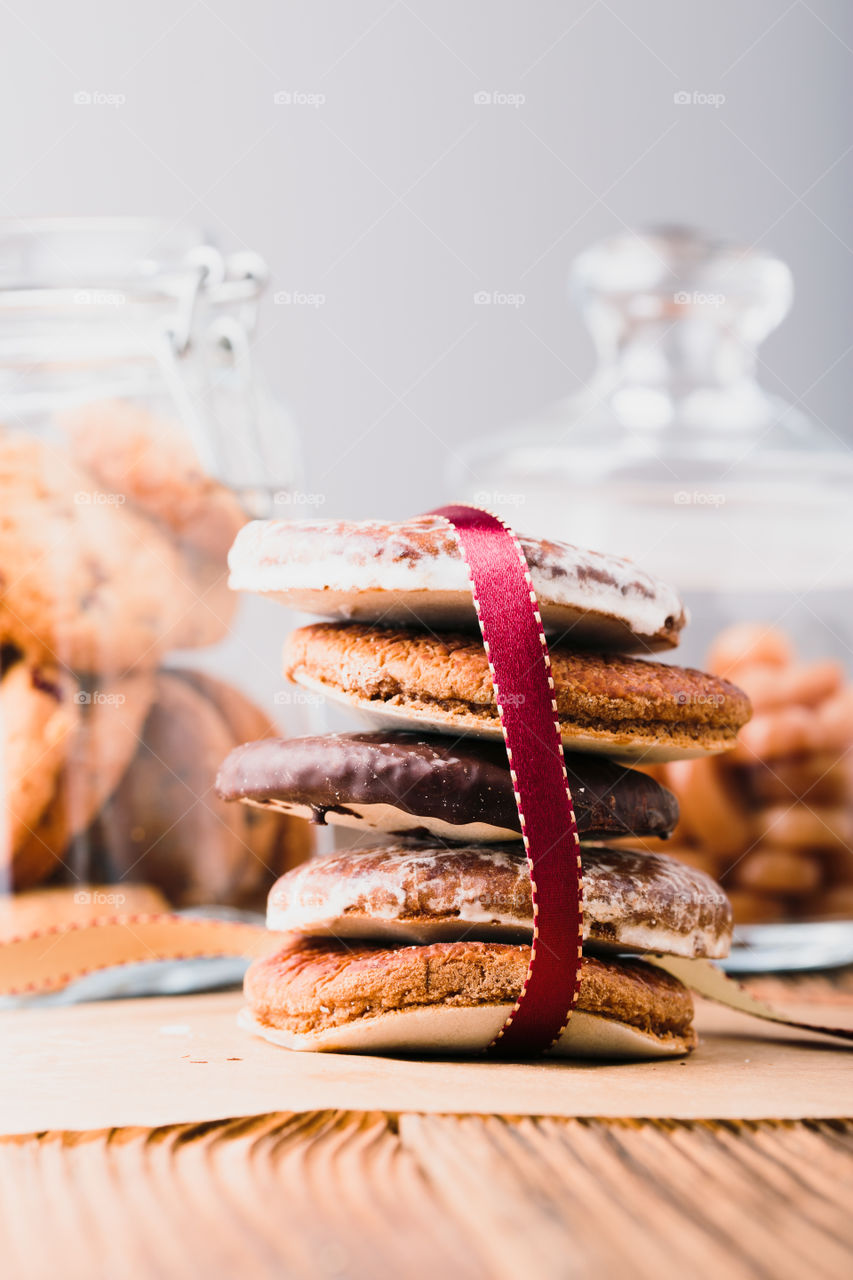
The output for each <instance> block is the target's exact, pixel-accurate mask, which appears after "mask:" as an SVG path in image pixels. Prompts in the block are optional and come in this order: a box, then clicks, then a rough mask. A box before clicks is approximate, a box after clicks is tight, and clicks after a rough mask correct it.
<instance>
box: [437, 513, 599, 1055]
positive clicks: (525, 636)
mask: <svg viewBox="0 0 853 1280" xmlns="http://www.w3.org/2000/svg"><path fill="white" fill-rule="evenodd" d="M430 514H432V515H436V516H441V517H442V518H443V519H444V520H446V521H447V522H448V524H450V526H451V527H452V529H453V530H454V532H455V534H456V538H457V541H458V544H459V549H460V552H461V554H462V556H463V558H464V560H465V562H466V564H467V566H468V571H469V574H470V578H471V591H472V593H473V596H474V607H475V608H476V610H477V618H478V620H479V623H480V630H481V632H482V634H483V644H484V645H485V649H486V656H487V658H488V660H489V670H490V671H491V675H492V683H493V685H494V689H495V700H496V702H497V706H498V714H499V716H500V721H501V728H502V730H503V736H504V742H505V743H506V751H507V756H508V757H509V766H510V772H511V775H512V782H513V787H514V790H515V800H516V804H517V805H518V816H519V819H520V822H521V834H522V839H523V840H524V847H525V849H526V851H527V862H528V867H529V869H530V884H531V891H532V895H533V942H532V945H531V948H530V963H529V965H528V969H527V976H526V978H525V981H524V986H523V988H522V991H521V995H520V996H519V998H518V1001H517V1003H516V1005H515V1007H514V1009H513V1010H512V1013H511V1014H510V1016H509V1018H508V1019H507V1021H506V1023H505V1024H504V1026H503V1028H502V1030H501V1031H500V1032H499V1033H498V1036H497V1038H496V1039H495V1040H494V1042H493V1043H492V1045H491V1046H490V1047H491V1048H492V1049H494V1050H497V1051H498V1052H501V1053H505V1054H512V1055H514V1056H517V1057H521V1056H526V1055H530V1054H535V1053H542V1052H544V1050H546V1049H548V1048H549V1047H550V1046H551V1045H552V1044H553V1043H554V1041H555V1040H557V1039H558V1038H559V1035H560V1032H561V1031H562V1030H563V1028H564V1027H565V1025H566V1023H567V1022H568V1020H569V1017H570V1015H571V1012H572V1009H573V1008H574V1005H575V1001H576V1000H577V996H578V990H579V987H580V964H581V945H582V941H583V928H582V926H583V896H582V885H581V861H580V844H579V841H578V828H577V822H576V821H575V813H574V807H573V805H572V797H571V793H570V791H569V782H568V778H567V777H566V767H565V761H564V760H563V746H562V742H561V739H560V730H559V725H558V723H557V706H556V702H555V701H554V682H553V680H552V678H551V660H550V657H549V656H548V645H547V644H546V641H545V631H544V629H543V626H542V619H541V617H540V614H539V606H538V604H537V601H536V595H535V593H534V590H533V584H532V582H531V580H530V570H529V568H528V565H527V561H526V560H525V558H524V552H523V551H522V549H521V545H520V543H519V542H518V539H517V538H516V536H515V534H514V533H513V532H512V530H511V529H510V528H509V527H508V526H507V525H505V524H504V523H503V521H501V520H499V519H498V518H497V516H493V515H492V514H491V513H490V512H488V511H482V510H480V509H479V508H477V507H467V506H461V505H460V506H448V507H439V508H438V509H437V510H436V511H433V512H431V513H430Z"/></svg>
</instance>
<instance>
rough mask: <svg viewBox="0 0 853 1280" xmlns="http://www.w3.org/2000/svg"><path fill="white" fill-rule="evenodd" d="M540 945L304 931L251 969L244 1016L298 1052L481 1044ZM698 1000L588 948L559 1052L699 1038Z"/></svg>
mask: <svg viewBox="0 0 853 1280" xmlns="http://www.w3.org/2000/svg"><path fill="white" fill-rule="evenodd" d="M529 957H530V948H529V947H528V946H525V945H523V944H520V945H513V944H511V943H505V942H475V941H467V942H436V943H432V944H431V945H429V946H422V947H406V946H401V947H389V946H381V945H372V946H371V945H368V944H365V943H362V944H360V945H358V946H351V945H348V944H345V943H342V942H335V941H334V940H332V939H329V938H325V939H319V940H316V939H308V938H298V939H295V940H293V941H290V942H288V943H286V944H285V946H283V947H282V949H281V950H280V951H279V952H277V953H276V954H275V955H273V956H270V957H268V958H266V959H263V960H257V961H255V962H254V963H253V964H252V965H251V966H250V968H249V971H248V973H247V974H246V981H245V992H246V999H247V1002H248V1006H249V1009H248V1016H247V1017H246V1018H245V1019H244V1025H245V1026H247V1027H249V1028H250V1029H252V1030H254V1031H255V1032H257V1034H259V1035H261V1036H264V1037H265V1038H266V1039H269V1040H272V1041H274V1042H275V1043H276V1044H282V1045H286V1046H287V1048H289V1049H307V1050H335V1051H338V1052H341V1051H343V1052H355V1053H358V1052H374V1053H376V1052H379V1053H382V1052H392V1053H393V1052H412V1053H418V1054H423V1053H441V1054H446V1053H466V1052H468V1053H470V1052H477V1051H480V1050H482V1049H483V1048H484V1047H485V1046H486V1045H487V1044H488V1043H489V1041H490V1040H492V1039H493V1038H494V1037H495V1036H496V1035H497V1033H498V1032H499V1031H500V1029H501V1027H502V1026H503V1024H504V1023H505V1021H506V1019H507V1016H508V1014H509V1013H510V1011H511V1009H512V1007H513V1005H514V1003H515V1001H516V1000H517V998H518V996H519V993H520V992H521V988H522V984H523V982H524V979H525V976H526V974H527V967H528V961H529ZM692 1021H693V1002H692V1000H691V998H690V993H689V992H688V990H687V988H686V987H684V986H682V984H681V983H680V982H678V981H677V980H676V979H675V978H672V977H670V976H669V974H666V973H663V972H662V971H661V970H660V969H656V968H653V967H652V966H650V965H646V964H644V963H643V962H642V961H639V960H619V961H607V960H602V959H599V958H598V957H593V956H584V958H583V960H582V962H581V984H580V994H579V997H578V1002H577V1007H576V1009H575V1012H574V1013H573V1014H572V1017H571V1018H570V1019H569V1022H568V1026H567V1027H566V1029H565V1031H564V1032H563V1033H562V1035H561V1036H560V1039H559V1041H558V1042H557V1044H556V1045H555V1046H554V1047H553V1048H552V1049H551V1051H550V1052H551V1053H552V1054H555V1055H558V1056H569V1057H592V1058H617V1059H619V1058H638V1059H642V1058H659V1057H670V1056H678V1055H680V1054H684V1053H689V1051H690V1050H691V1049H692V1048H693V1047H694V1046H695V1043H696V1036H695V1033H694V1031H693V1026H692Z"/></svg>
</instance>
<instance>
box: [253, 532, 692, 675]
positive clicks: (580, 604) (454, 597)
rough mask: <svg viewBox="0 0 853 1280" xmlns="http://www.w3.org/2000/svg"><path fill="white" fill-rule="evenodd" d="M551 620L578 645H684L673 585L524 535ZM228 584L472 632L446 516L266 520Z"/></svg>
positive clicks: (352, 616)
mask: <svg viewBox="0 0 853 1280" xmlns="http://www.w3.org/2000/svg"><path fill="white" fill-rule="evenodd" d="M519 541H520V542H521V545H522V548H523V550H524V554H525V557H526V559H527V563H528V565H529V566H530V573H531V578H532V581H533V587H534V590H535V591H536V595H537V598H538V601H539V607H540V610H541V613H542V620H543V623H544V625H545V627H546V628H547V629H548V630H549V631H552V632H558V633H562V634H563V635H564V637H565V638H567V639H569V640H570V642H571V643H572V644H573V645H577V646H583V647H585V646H595V647H598V648H609V649H618V650H620V651H621V652H632V651H638V652H648V651H649V650H653V649H668V648H672V647H673V646H674V645H676V644H678V637H679V632H680V631H681V628H682V627H683V626H684V624H685V621H686V617H685V613H684V608H683V606H682V603H681V601H680V600H679V598H678V595H677V594H676V592H675V591H674V590H673V589H672V588H671V587H669V586H667V585H666V583H663V582H659V581H658V580H657V579H655V578H652V577H651V576H650V575H649V574H647V573H644V572H643V571H642V570H641V569H639V568H638V567H637V566H636V565H634V564H632V563H631V561H630V560H623V559H621V558H619V557H618V556H612V555H605V554H603V553H601V552H597V551H584V550H582V549H580V548H579V547H573V546H570V545H569V544H568V543H564V542H548V541H545V540H543V539H541V538H526V537H520V539H519ZM228 563H229V567H230V570H231V578H230V583H231V586H232V587H233V588H234V589H235V590H238V591H254V592H258V593H260V594H263V595H272V596H274V597H276V598H277V599H280V600H281V601H283V602H284V603H285V604H287V605H289V606H290V607H292V608H295V609H302V610H304V611H305V612H307V613H316V614H319V615H321V616H323V617H327V618H341V619H347V620H354V621H363V622H382V623H383V624H385V625H389V626H409V625H418V624H422V625H426V626H429V627H434V628H436V629H438V630H441V629H445V628H462V629H475V628H476V626H477V620H476V615H475V613H474V606H473V603H472V598H471V587H470V584H469V579H468V570H467V567H466V565H465V563H464V561H463V560H462V558H461V556H460V553H459V549H458V546H457V543H456V539H455V536H454V534H453V532H452V531H451V530H450V528H449V527H448V526H447V525H446V523H445V522H444V521H443V520H441V519H440V518H439V517H437V516H418V517H417V518H415V519H413V520H407V521H403V522H400V523H385V522H382V521H378V520H362V521H346V520H340V521H332V520H317V521H291V520H263V521H260V520H259V521H254V522H252V523H251V524H248V525H246V526H244V528H243V529H241V530H240V532H239V534H238V535H237V538H236V541H235V542H234V546H233V547H232V549H231V552H230V555H229V561H228Z"/></svg>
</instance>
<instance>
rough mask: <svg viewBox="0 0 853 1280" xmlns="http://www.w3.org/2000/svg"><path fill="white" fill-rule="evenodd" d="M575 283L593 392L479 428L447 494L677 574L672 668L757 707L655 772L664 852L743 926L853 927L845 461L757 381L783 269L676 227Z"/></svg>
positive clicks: (575, 275) (778, 305) (852, 701)
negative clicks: (665, 797)
mask: <svg viewBox="0 0 853 1280" xmlns="http://www.w3.org/2000/svg"><path fill="white" fill-rule="evenodd" d="M572 284H573V291H574V294H575V296H576V298H577V299H578V301H579V303H580V306H581V307H582V309H583V314H584V316H585V318H586V321H587V323H588V326H589V328H590V330H591V333H592V336H593V338H594V340H595V343H596V346H597V350H598V368H597V370H596V372H595V374H594V376H593V378H592V379H591V381H590V383H589V386H588V390H587V391H586V392H585V393H584V394H582V395H581V396H579V397H576V398H573V399H570V400H567V401H565V402H562V403H560V404H557V405H555V406H554V407H553V408H551V409H549V410H547V411H546V412H544V413H542V414H540V415H539V416H538V417H537V418H535V419H534V420H533V421H531V422H529V423H527V424H525V425H524V426H523V427H520V428H518V429H516V430H513V431H511V432H509V433H507V434H505V435H503V436H497V437H492V438H491V439H489V440H484V441H480V442H478V443H477V444H476V445H475V446H474V447H473V448H472V449H471V450H470V451H469V452H468V454H467V455H464V456H463V459H462V465H461V467H459V469H458V470H457V472H456V474H455V475H454V477H453V480H454V488H455V491H456V492H462V491H465V492H467V493H468V494H469V496H471V497H473V498H474V499H475V500H478V501H479V502H480V503H482V504H484V505H489V506H491V507H493V508H495V509H497V510H498V511H500V512H501V514H503V515H504V516H506V518H508V519H509V520H511V521H513V522H515V523H516V524H517V525H518V526H519V527H521V528H524V527H525V521H526V513H527V512H528V511H529V512H530V513H531V516H532V514H533V513H534V512H535V531H536V532H537V533H541V534H544V535H548V536H553V537H557V538H564V539H567V540H568V541H570V542H577V543H579V544H580V545H583V546H590V547H596V548H600V549H602V550H607V551H613V552H616V553H619V554H621V555H627V556H629V557H631V558H632V559H635V560H636V561H637V562H638V563H640V564H641V565H642V566H643V567H644V568H646V569H648V570H650V571H652V572H654V573H656V574H658V575H659V576H661V577H663V578H665V579H667V580H669V581H671V582H673V583H674V584H676V585H677V586H678V587H679V589H680V590H681V592H682V594H683V596H684V599H685V601H686V603H687V604H688V606H689V609H690V614H691V619H692V621H691V625H690V626H689V627H688V629H687V632H686V634H685V637H684V640H683V642H682V645H681V648H680V649H679V650H678V653H677V654H675V655H674V660H675V661H678V662H688V663H693V664H695V665H698V666H705V667H707V668H709V669H711V670H715V671H716V672H718V673H719V674H723V675H727V676H730V677H731V678H732V679H733V680H735V681H736V682H738V683H740V684H742V685H743V687H745V688H746V690H747V692H748V693H749V694H750V695H751V697H752V699H753V702H754V705H755V717H754V720H753V722H752V724H751V725H750V726H748V727H747V729H746V730H745V731H744V734H743V738H742V742H741V745H740V746H739V747H738V748H737V750H736V751H734V752H732V753H731V754H730V755H729V756H727V757H725V758H719V759H716V760H714V761H702V762H678V763H676V764H673V765H670V766H665V767H663V768H662V770H661V771H660V773H661V777H662V778H663V779H664V780H665V781H666V782H667V783H668V784H669V785H671V786H672V787H673V789H674V790H675V791H676V792H677V794H678V795H679V798H680V801H681V810H682V820H681V822H680V824H679V828H678V830H677V831H676V833H675V837H674V839H673V840H672V841H671V842H670V844H669V846H668V849H669V851H670V852H673V853H677V854H679V855H680V856H683V857H684V858H685V859H688V860H690V861H692V862H694V863H696V864H697V865H700V866H703V867H705V868H706V869H707V870H709V871H711V872H712V873H713V874H715V875H716V876H717V877H718V878H720V879H721V880H722V882H723V884H724V885H725V886H726V888H727V889H728V891H729V892H730V894H731V896H732V899H733V903H734V907H735V912H736V917H737V918H738V919H739V920H740V921H742V922H758V921H762V922H767V921H776V920H793V919H796V920H815V919H826V918H835V919H846V920H849V919H851V918H853V851H852V850H853V782H851V778H853V768H852V767H851V757H853V753H851V751H850V747H851V745H853V690H851V685H850V677H851V669H850V668H851V653H853V559H851V556H850V548H851V546H853V454H851V451H850V449H849V448H848V446H847V444H846V442H845V441H844V440H842V439H841V438H840V437H839V436H837V435H835V434H834V433H833V432H832V431H830V430H829V429H828V428H825V427H819V426H818V425H816V424H815V423H813V422H810V421H809V420H808V419H807V418H806V417H805V416H804V415H803V414H802V413H800V412H799V410H798V409H797V408H796V407H795V406H793V405H790V404H787V403H785V402H783V401H781V400H779V399H777V398H775V397H772V396H770V395H767V394H766V393H765V392H764V390H763V389H762V388H761V386H760V385H759V383H758V381H757V379H756V366H757V360H758V357H757V348H758V346H759V344H760V342H761V341H762V340H763V338H764V337H765V336H766V335H767V334H768V333H769V332H770V331H771V330H772V329H773V328H774V327H775V326H776V325H778V324H779V322H780V321H781V320H782V319H783V317H784V316H785V314H786V312H787V311H788V308H789V306H790V303H791V298H792V280H791V273H790V271H789V270H788V268H787V266H786V265H785V264H784V263H782V262H780V261H779V260H777V259H775V258H773V257H771V256H769V255H768V254H766V253H763V252H761V251H759V250H756V249H750V248H747V247H741V246H734V245H725V244H720V243H717V242H715V241H713V240H711V239H709V238H707V237H705V236H702V235H699V234H697V233H694V232H691V231H689V230H680V229H675V230H668V229H667V230H661V231H653V232H650V233H647V234H636V235H635V234H625V235H620V236H617V237H615V238H613V239H609V240H606V241H604V242H602V243H600V244H597V245H595V246H593V247H592V248H590V249H589V250H587V251H586V252H585V253H583V254H582V255H581V256H580V257H579V258H578V259H577V261H576V262H575V264H574V268H573V271H572Z"/></svg>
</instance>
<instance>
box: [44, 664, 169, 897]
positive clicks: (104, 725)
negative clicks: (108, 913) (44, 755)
mask: <svg viewBox="0 0 853 1280" xmlns="http://www.w3.org/2000/svg"><path fill="white" fill-rule="evenodd" d="M154 688H155V681H154V676H153V674H152V673H150V672H148V671H138V672H133V673H131V674H130V675H127V676H123V677H119V678H118V679H114V680H107V681H106V682H105V683H104V684H103V686H102V687H100V688H96V689H91V688H90V689H86V688H81V689H78V690H77V692H76V693H75V695H74V701H75V703H76V704H77V706H78V707H79V720H78V723H77V725H76V727H75V729H74V731H73V733H71V734H70V736H69V737H68V739H67V741H66V747H65V752H64V755H63V758H62V761H61V763H60V766H59V768H58V770H57V774H56V778H55V784H54V792H53V795H52V797H51V799H50V802H49V803H48V805H47V807H46V809H45V811H44V813H43V814H42V816H41V819H40V821H39V822H38V824H37V825H36V826H35V828H34V829H33V830H32V831H31V832H30V833H29V834H28V836H27V838H26V840H25V841H24V844H23V845H22V847H21V851H20V862H21V864H22V865H23V866H28V867H33V868H36V867H39V868H43V869H44V873H45V874H47V873H48V872H49V871H51V870H53V869H54V868H55V866H56V864H57V862H59V861H61V860H65V861H68V860H69V859H70V862H71V863H72V866H71V867H70V870H71V871H72V873H74V872H75V871H76V872H79V873H80V875H82V876H83V877H84V878H85V876H86V875H88V873H89V870H90V867H89V861H90V858H89V854H90V850H89V848H88V842H87V841H85V840H84V841H83V842H82V847H81V848H80V849H75V850H70V849H69V846H70V845H71V844H72V842H73V841H74V840H75V838H76V837H77V836H78V835H80V834H81V832H83V831H85V830H86V828H87V827H88V826H89V824H90V823H91V822H92V820H93V819H94V818H95V816H96V814H97V813H98V812H99V810H100V809H101V807H102V805H103V804H105V803H106V801H107V800H108V798H109V797H110V796H111V795H112V793H113V792H114V791H115V789H116V787H117V786H118V784H119V781H120V780H121V777H122V775H123V774H124V772H125V770H126V768H127V766H128V765H129V763H130V761H131V760H132V758H133V756H134V753H135V752H136V749H137V747H138V745H139V740H140V735H141V733H142V726H143V723H144V721H145V717H146V715H147V714H148V709H149V707H150V706H151V702H152V700H153V697H154ZM64 855H65V857H64ZM73 864H79V865H76V866H75V865H73ZM39 878H41V877H39Z"/></svg>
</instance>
